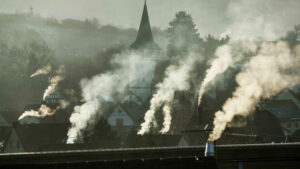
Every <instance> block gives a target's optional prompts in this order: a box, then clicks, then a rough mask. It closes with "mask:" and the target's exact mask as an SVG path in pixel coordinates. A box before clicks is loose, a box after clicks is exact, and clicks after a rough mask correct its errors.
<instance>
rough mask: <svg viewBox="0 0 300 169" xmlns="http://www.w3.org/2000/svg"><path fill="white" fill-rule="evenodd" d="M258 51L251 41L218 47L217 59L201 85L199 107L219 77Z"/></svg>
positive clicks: (211, 64)
mask: <svg viewBox="0 0 300 169" xmlns="http://www.w3.org/2000/svg"><path fill="white" fill-rule="evenodd" d="M256 50H257V45H256V43H255V42H254V41H250V40H242V41H231V42H229V43H228V44H225V45H222V46H220V47H218V48H217V49H216V52H215V56H216V58H215V59H213V60H212V62H211V63H210V68H209V69H208V70H206V75H205V78H204V80H203V81H202V83H201V86H200V89H199V94H198V106H199V105H200V104H201V100H202V97H203V94H204V93H205V92H206V90H207V89H208V88H209V87H210V86H211V85H212V84H213V82H214V81H216V80H217V78H218V75H221V74H223V73H224V72H225V71H226V70H228V68H229V67H231V66H233V65H234V64H236V63H238V62H242V61H243V60H244V59H246V58H245V54H246V53H251V52H252V53H253V52H255V51H256Z"/></svg>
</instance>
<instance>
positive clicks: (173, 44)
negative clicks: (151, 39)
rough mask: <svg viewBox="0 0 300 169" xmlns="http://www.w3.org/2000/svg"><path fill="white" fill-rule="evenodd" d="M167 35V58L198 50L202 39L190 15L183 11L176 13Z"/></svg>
mask: <svg viewBox="0 0 300 169" xmlns="http://www.w3.org/2000/svg"><path fill="white" fill-rule="evenodd" d="M167 33H168V38H169V44H168V47H167V55H168V56H176V55H181V54H185V53H187V52H188V51H189V50H199V47H200V42H201V41H202V39H201V38H200V36H199V33H198V30H197V29H196V25H195V24H194V22H193V19H192V17H191V15H189V14H187V13H186V12H185V11H180V12H178V13H176V15H175V19H173V20H172V21H171V22H170V23H169V28H168V30H167Z"/></svg>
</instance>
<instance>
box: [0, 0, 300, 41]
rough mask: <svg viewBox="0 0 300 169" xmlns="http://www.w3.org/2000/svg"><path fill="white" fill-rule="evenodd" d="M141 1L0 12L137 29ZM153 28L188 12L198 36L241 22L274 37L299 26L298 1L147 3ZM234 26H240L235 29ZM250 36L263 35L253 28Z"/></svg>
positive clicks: (63, 1)
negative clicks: (97, 20) (31, 12)
mask: <svg viewBox="0 0 300 169" xmlns="http://www.w3.org/2000/svg"><path fill="white" fill-rule="evenodd" d="M143 3H144V1H143V0H126V1H124V0H89V1H86V0H76V1H74V0H51V1H50V0H26V1H24V0H0V4H1V6H0V13H15V12H19V13H23V12H28V11H29V7H30V6H32V7H33V12H34V13H35V14H37V13H38V14H40V15H41V16H44V17H55V18H58V19H64V18H75V19H85V18H92V17H96V18H98V19H99V21H100V23H101V24H103V25H105V24H112V25H115V26H120V27H123V28H136V29H137V28H138V24H139V21H140V17H141V13H142V7H143V6H142V5H143ZM148 9H149V14H150V19H151V24H152V26H153V27H160V28H162V29H164V28H166V27H167V26H168V23H169V21H170V20H171V19H173V18H174V14H175V13H176V12H177V11H180V10H185V11H187V12H188V13H190V14H191V15H192V17H193V19H194V21H195V23H196V25H197V28H198V29H199V33H200V34H201V36H206V35H207V34H213V35H215V36H219V35H220V34H222V33H224V32H227V33H228V32H235V30H234V28H235V27H239V26H240V25H241V24H242V23H244V22H246V23H248V24H249V23H250V24H251V22H253V24H255V25H260V24H257V22H261V23H264V27H265V26H266V25H267V26H268V31H269V30H270V29H269V27H272V28H273V33H272V34H271V35H270V37H269V38H271V39H272V38H274V37H273V36H281V35H282V34H283V33H285V32H286V31H287V30H290V29H291V28H292V27H293V26H294V25H296V24H299V23H300V21H299V17H300V10H299V9H300V0H285V1H282V0H264V1H262V0H251V1H249V0H221V1H220V0H210V1H207V0H148ZM236 23H238V24H239V25H238V26H237V25H236ZM255 29H257V30H253V28H251V32H252V33H251V36H253V35H254V36H262V35H261V34H259V33H256V32H258V30H261V29H263V30H264V29H265V28H261V27H260V26H256V28H255Z"/></svg>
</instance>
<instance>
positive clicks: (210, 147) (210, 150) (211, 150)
mask: <svg viewBox="0 0 300 169" xmlns="http://www.w3.org/2000/svg"><path fill="white" fill-rule="evenodd" d="M204 156H205V157H215V142H207V143H206V145H205V153H204Z"/></svg>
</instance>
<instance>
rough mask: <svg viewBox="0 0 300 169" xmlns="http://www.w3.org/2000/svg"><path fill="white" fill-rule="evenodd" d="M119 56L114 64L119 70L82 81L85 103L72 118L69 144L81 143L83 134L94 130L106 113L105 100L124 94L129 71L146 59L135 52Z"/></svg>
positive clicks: (76, 107)
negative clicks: (116, 64)
mask: <svg viewBox="0 0 300 169" xmlns="http://www.w3.org/2000/svg"><path fill="white" fill-rule="evenodd" d="M117 56H118V57H116V58H115V59H114V60H113V62H116V63H118V68H116V69H115V70H112V71H109V72H107V73H103V74H98V75H95V76H94V77H92V78H91V79H82V80H81V82H80V86H81V89H82V97H83V99H84V103H83V104H82V105H79V106H75V108H74V112H73V114H72V115H71V117H70V122H71V124H72V126H71V128H70V129H69V131H68V139H67V143H68V144H73V143H76V142H81V141H82V140H81V139H82V134H83V132H84V131H89V130H91V129H93V127H94V125H95V124H96V123H97V121H98V117H100V116H102V115H103V113H104V112H103V111H104V110H103V109H102V105H103V104H105V98H109V97H111V96H113V95H114V94H120V93H123V92H124V90H125V89H126V86H127V85H128V79H129V70H130V68H131V67H133V65H132V63H134V62H133V61H136V60H139V59H142V58H143V57H145V56H141V55H139V54H137V53H134V52H129V53H128V52H124V53H122V54H120V55H117Z"/></svg>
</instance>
